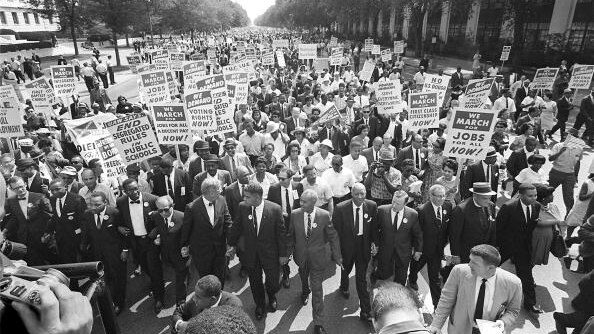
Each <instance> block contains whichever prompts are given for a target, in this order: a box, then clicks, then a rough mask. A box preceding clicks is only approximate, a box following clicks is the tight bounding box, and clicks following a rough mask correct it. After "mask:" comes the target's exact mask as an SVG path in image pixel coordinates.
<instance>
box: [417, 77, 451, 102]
mask: <svg viewBox="0 0 594 334" xmlns="http://www.w3.org/2000/svg"><path fill="white" fill-rule="evenodd" d="M449 84H450V77H449V76H445V75H441V76H439V75H435V74H427V73H425V83H424V84H423V93H429V92H436V93H437V106H438V107H441V106H443V100H444V98H445V94H446V91H447V90H448V85H449Z"/></svg>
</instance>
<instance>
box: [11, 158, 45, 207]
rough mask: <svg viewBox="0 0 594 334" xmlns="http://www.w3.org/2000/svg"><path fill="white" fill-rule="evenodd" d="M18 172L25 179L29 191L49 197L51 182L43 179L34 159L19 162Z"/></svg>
mask: <svg viewBox="0 0 594 334" xmlns="http://www.w3.org/2000/svg"><path fill="white" fill-rule="evenodd" d="M17 170H18V171H19V172H20V174H21V176H22V177H23V180H24V181H25V186H26V187H27V190H28V191H31V192H34V193H38V194H43V195H45V196H47V197H49V180H48V179H46V178H43V177H41V174H40V173H39V171H38V166H37V164H36V163H35V161H34V160H33V159H31V158H24V159H20V160H18V161H17Z"/></svg>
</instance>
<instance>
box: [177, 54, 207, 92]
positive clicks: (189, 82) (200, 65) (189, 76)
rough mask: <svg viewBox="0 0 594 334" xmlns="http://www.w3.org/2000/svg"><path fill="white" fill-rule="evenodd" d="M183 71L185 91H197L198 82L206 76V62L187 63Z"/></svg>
mask: <svg viewBox="0 0 594 334" xmlns="http://www.w3.org/2000/svg"><path fill="white" fill-rule="evenodd" d="M182 70H183V71H184V89H185V90H186V91H195V90H196V80H198V78H200V77H202V76H205V75H206V64H205V62H204V60H199V61H191V62H185V63H184V65H183V66H182Z"/></svg>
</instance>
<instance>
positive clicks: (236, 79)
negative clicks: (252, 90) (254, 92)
mask: <svg viewBox="0 0 594 334" xmlns="http://www.w3.org/2000/svg"><path fill="white" fill-rule="evenodd" d="M225 82H227V95H228V96H229V98H231V97H232V101H233V103H235V104H246V103H247V97H248V94H249V90H248V89H249V87H248V86H249V78H248V74H247V73H246V72H232V73H226V74H225Z"/></svg>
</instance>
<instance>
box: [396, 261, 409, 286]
mask: <svg viewBox="0 0 594 334" xmlns="http://www.w3.org/2000/svg"><path fill="white" fill-rule="evenodd" d="M399 262H400V261H399V260H396V261H395V264H394V282H396V283H399V284H402V285H406V277H407V276H408V266H409V264H410V261H408V262H406V263H405V264H400V263H399Z"/></svg>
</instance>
